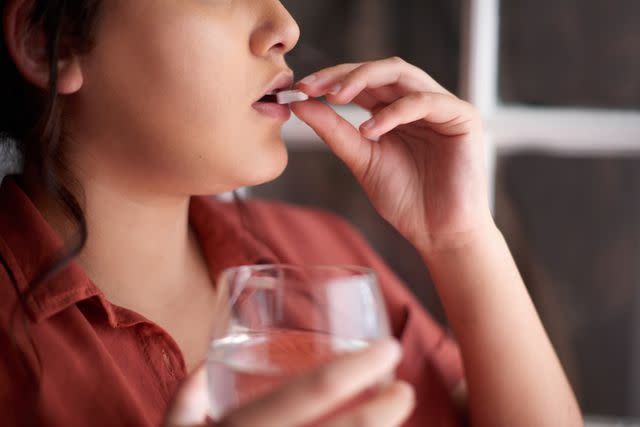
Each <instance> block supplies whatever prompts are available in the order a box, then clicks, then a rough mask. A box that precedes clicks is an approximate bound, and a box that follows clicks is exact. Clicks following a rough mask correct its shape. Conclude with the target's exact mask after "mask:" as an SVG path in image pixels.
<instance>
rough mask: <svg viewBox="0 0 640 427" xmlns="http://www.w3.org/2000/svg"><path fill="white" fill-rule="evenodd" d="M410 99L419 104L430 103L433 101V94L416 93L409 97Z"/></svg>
mask: <svg viewBox="0 0 640 427" xmlns="http://www.w3.org/2000/svg"><path fill="white" fill-rule="evenodd" d="M409 97H410V99H411V100H412V101H415V102H419V103H429V102H431V101H433V94H431V93H429V92H416V93H412V94H411V95H409Z"/></svg>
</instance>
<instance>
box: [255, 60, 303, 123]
mask: <svg viewBox="0 0 640 427" xmlns="http://www.w3.org/2000/svg"><path fill="white" fill-rule="evenodd" d="M292 86H293V73H291V72H283V73H281V74H279V75H278V76H276V77H275V78H274V79H273V80H272V81H271V82H270V83H269V85H268V86H267V87H266V88H265V89H264V91H263V92H262V96H261V97H260V98H259V99H258V100H256V101H255V102H254V103H253V105H252V107H253V109H254V110H256V111H257V112H258V113H260V114H261V115H263V116H266V117H269V118H271V119H275V120H278V121H282V122H285V121H287V120H289V118H290V117H291V109H290V108H289V106H288V105H280V104H278V103H277V98H276V96H275V94H276V93H278V92H280V91H283V90H288V89H291V87H292Z"/></svg>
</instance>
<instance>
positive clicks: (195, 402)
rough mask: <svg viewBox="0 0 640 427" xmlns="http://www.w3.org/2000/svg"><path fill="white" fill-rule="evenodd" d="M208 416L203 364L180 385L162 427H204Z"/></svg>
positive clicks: (207, 396)
mask: <svg viewBox="0 0 640 427" xmlns="http://www.w3.org/2000/svg"><path fill="white" fill-rule="evenodd" d="M208 416H209V394H208V389H207V369H206V366H205V365H204V364H202V365H201V366H200V367H199V368H197V369H196V370H195V371H193V373H191V374H190V375H189V376H187V377H186V378H185V379H184V380H183V381H182V383H181V384H180V386H179V388H178V391H177V392H176V394H175V396H174V398H173V401H172V402H171V404H170V405H169V410H168V411H167V415H166V417H165V422H164V424H163V427H195V426H205V425H209V424H207V418H208Z"/></svg>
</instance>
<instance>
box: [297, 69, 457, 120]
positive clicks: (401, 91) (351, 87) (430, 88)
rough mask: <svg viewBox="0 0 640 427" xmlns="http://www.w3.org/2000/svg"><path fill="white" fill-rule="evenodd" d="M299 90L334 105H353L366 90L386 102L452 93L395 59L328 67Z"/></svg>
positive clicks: (301, 82)
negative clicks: (416, 95) (414, 95)
mask: <svg viewBox="0 0 640 427" xmlns="http://www.w3.org/2000/svg"><path fill="white" fill-rule="evenodd" d="M298 87H299V88H300V89H302V90H303V91H304V92H305V93H307V94H308V95H309V96H312V97H319V96H327V99H329V100H330V101H331V102H332V103H335V104H348V103H350V102H353V101H354V99H356V97H358V96H359V95H360V94H361V93H362V92H363V91H364V90H367V92H369V93H370V94H371V95H373V96H374V97H375V98H377V99H379V100H380V101H385V102H392V101H394V100H395V99H397V98H399V97H401V96H404V95H406V94H409V93H412V92H436V93H443V94H445V93H446V94H450V93H449V92H448V91H447V90H446V89H444V88H443V87H442V86H440V84H438V83H437V82H436V81H435V80H434V79H432V78H431V77H430V76H429V75H428V74H427V73H425V72H424V71H422V70H421V69H419V68H418V67H415V66H413V65H411V64H408V63H407V62H405V61H403V60H402V59H400V58H396V57H394V58H388V59H383V60H380V61H374V62H368V63H364V64H344V65H339V66H336V67H331V68H326V69H324V70H321V71H318V72H316V73H314V74H312V75H311V76H309V77H307V78H305V79H303V80H302V81H300V82H299V83H298ZM365 108H367V107H365Z"/></svg>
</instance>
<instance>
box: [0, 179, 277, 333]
mask: <svg viewBox="0 0 640 427" xmlns="http://www.w3.org/2000/svg"><path fill="white" fill-rule="evenodd" d="M189 221H190V223H191V225H192V227H193V228H194V230H195V232H196V235H197V236H198V239H199V241H200V245H201V247H202V249H203V251H204V254H205V258H206V260H207V264H208V268H209V273H210V275H211V277H212V279H214V280H215V278H216V277H217V275H218V274H219V273H220V271H222V270H223V269H225V268H228V267H231V266H235V265H244V264H258V263H275V262H277V259H276V256H275V255H274V253H273V252H272V251H271V250H270V249H269V248H268V247H267V246H266V245H264V244H263V243H262V242H261V241H259V240H257V239H256V238H255V237H254V236H252V235H251V233H249V232H248V231H247V230H246V229H245V228H244V227H243V224H242V221H241V218H240V216H239V212H238V210H237V207H236V205H235V204H233V203H225V202H222V201H219V200H217V199H216V198H215V197H204V196H198V197H192V199H191V203H190V207H189ZM63 250H64V244H63V242H62V240H61V239H60V237H59V236H58V235H57V234H56V233H55V232H54V231H53V229H52V228H51V227H50V226H49V224H48V223H47V222H46V220H45V219H44V218H43V217H42V215H41V214H40V212H39V211H38V209H37V208H36V207H35V206H34V205H33V203H32V202H31V200H30V199H29V197H28V196H27V195H26V194H25V193H24V191H23V190H22V189H21V188H20V186H19V185H18V184H17V182H16V180H15V179H14V177H12V176H8V177H5V178H4V180H3V181H2V185H0V256H1V257H2V258H3V259H4V261H5V263H6V264H7V266H8V268H9V269H10V270H11V271H10V273H11V274H12V275H13V277H14V278H15V280H16V282H17V283H16V285H17V287H18V290H19V291H20V292H22V293H25V292H26V291H27V288H28V286H29V283H31V282H32V281H33V280H34V279H35V278H36V277H37V275H38V274H39V273H40V272H41V271H42V270H43V269H45V268H47V266H49V265H51V262H52V261H54V260H55V259H56V257H57V256H59V254H61V253H62V252H61V251H63ZM93 297H95V298H97V300H98V301H99V302H100V305H101V306H102V307H103V308H104V309H105V311H106V314H107V316H108V318H109V320H110V322H111V323H114V324H117V323H119V322H118V320H117V319H116V317H117V314H116V313H115V312H114V306H112V305H111V304H110V303H109V302H108V301H107V300H106V298H105V297H104V295H103V294H102V292H100V290H99V289H98V287H97V286H96V285H95V284H94V283H93V282H92V281H91V280H90V278H89V277H88V276H87V275H86V274H85V272H84V271H83V270H82V268H81V266H80V265H79V264H78V263H77V262H75V261H73V262H71V263H70V264H69V265H68V266H67V267H65V268H64V269H63V270H62V271H60V272H59V273H57V274H56V275H55V276H54V277H52V278H51V279H49V280H48V281H47V282H45V283H42V284H41V285H40V286H39V287H38V288H36V289H35V290H34V291H33V292H31V293H29V294H28V296H27V298H26V301H25V302H26V308H27V311H28V314H29V315H30V317H31V318H32V319H33V320H34V321H36V322H38V321H41V320H43V319H46V318H48V317H51V316H53V315H54V314H56V313H59V312H60V311H62V310H64V309H66V308H68V307H70V306H72V305H75V304H77V303H79V302H80V301H83V300H87V299H90V298H93Z"/></svg>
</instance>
